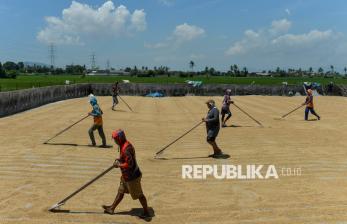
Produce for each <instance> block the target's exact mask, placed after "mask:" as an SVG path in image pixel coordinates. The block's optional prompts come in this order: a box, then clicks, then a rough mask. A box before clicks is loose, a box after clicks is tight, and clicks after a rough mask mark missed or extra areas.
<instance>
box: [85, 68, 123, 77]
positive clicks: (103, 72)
mask: <svg viewBox="0 0 347 224" xmlns="http://www.w3.org/2000/svg"><path fill="white" fill-rule="evenodd" d="M87 75H115V76H116V75H121V76H127V75H130V72H126V71H124V70H122V69H120V70H116V69H111V70H102V69H98V70H89V71H88V72H87Z"/></svg>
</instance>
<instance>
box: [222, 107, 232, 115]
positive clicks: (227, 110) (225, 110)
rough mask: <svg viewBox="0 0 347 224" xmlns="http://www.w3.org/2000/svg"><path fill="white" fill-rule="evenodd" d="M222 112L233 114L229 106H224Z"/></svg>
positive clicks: (223, 113)
mask: <svg viewBox="0 0 347 224" xmlns="http://www.w3.org/2000/svg"><path fill="white" fill-rule="evenodd" d="M220 113H221V115H225V114H227V115H229V116H231V111H230V108H229V107H222V110H221V112H220Z"/></svg>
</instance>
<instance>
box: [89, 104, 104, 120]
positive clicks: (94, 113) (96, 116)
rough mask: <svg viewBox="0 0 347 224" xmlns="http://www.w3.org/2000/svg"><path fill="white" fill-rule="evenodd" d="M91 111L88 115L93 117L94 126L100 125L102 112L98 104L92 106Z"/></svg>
mask: <svg viewBox="0 0 347 224" xmlns="http://www.w3.org/2000/svg"><path fill="white" fill-rule="evenodd" d="M92 107H93V110H92V111H91V112H90V115H92V116H93V117H94V124H96V125H102V110H101V109H100V107H99V105H98V104H94V105H93V106H92Z"/></svg>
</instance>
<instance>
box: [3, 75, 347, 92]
mask: <svg viewBox="0 0 347 224" xmlns="http://www.w3.org/2000/svg"><path fill="white" fill-rule="evenodd" d="M124 79H127V80H129V81H130V82H133V83H162V84H166V83H184V82H185V81H186V80H197V81H203V83H204V84H209V83H216V84H217V83H218V84H240V85H249V84H251V83H253V82H254V84H258V85H281V84H282V82H288V84H289V85H295V84H298V85H301V84H302V83H303V82H305V81H309V82H318V83H321V84H328V83H329V82H330V81H332V82H334V83H335V84H347V79H343V78H336V79H334V78H323V77H315V78H302V77H290V78H288V77H287V78H286V77H284V78H282V77H278V78H277V77H276V78H273V77H230V76H212V77H205V76H198V77H187V78H181V77H166V76H161V77H129V76H86V77H84V78H82V77H81V76H77V75H19V76H18V77H17V78H16V79H0V90H1V91H12V90H18V89H28V88H33V87H43V86H52V85H64V84H65V80H70V83H113V82H115V81H121V80H124Z"/></svg>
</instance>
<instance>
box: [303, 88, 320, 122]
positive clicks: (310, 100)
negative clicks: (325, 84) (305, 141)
mask: <svg viewBox="0 0 347 224" xmlns="http://www.w3.org/2000/svg"><path fill="white" fill-rule="evenodd" d="M306 92H307V97H306V100H305V103H303V104H302V105H306V109H305V120H306V121H307V120H308V113H309V112H311V114H313V115H314V116H316V117H317V119H318V120H320V116H319V115H318V114H317V113H316V111H315V110H314V106H313V95H312V90H311V89H308V90H307V91H306Z"/></svg>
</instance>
